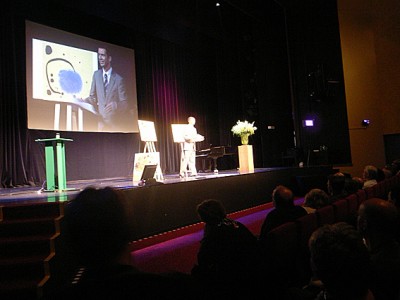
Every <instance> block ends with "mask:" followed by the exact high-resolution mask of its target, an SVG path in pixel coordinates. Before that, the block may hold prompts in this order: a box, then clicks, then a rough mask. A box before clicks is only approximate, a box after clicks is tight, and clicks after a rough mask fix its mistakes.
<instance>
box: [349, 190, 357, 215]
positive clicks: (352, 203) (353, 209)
mask: <svg viewBox="0 0 400 300" xmlns="http://www.w3.org/2000/svg"><path fill="white" fill-rule="evenodd" d="M346 200H347V207H348V209H349V214H356V213H357V212H358V206H359V203H358V197H357V194H351V195H349V196H347V197H346Z"/></svg>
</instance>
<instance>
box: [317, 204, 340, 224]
mask: <svg viewBox="0 0 400 300" xmlns="http://www.w3.org/2000/svg"><path fill="white" fill-rule="evenodd" d="M315 213H316V215H317V220H318V226H322V225H325V224H333V223H335V212H334V210H333V206H332V205H327V206H324V207H321V208H319V209H317V210H316V211H315Z"/></svg>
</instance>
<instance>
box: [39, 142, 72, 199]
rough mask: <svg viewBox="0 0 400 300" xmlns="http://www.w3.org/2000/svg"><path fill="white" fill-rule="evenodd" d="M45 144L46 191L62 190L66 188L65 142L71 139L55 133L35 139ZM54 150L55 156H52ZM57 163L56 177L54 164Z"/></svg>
mask: <svg viewBox="0 0 400 300" xmlns="http://www.w3.org/2000/svg"><path fill="white" fill-rule="evenodd" d="M35 141H36V142H39V143H44V145H45V159H46V191H49V192H51V191H56V190H58V191H64V190H66V189H67V171H66V165H65V142H71V141H72V139H64V138H61V137H60V134H57V135H56V137H55V138H52V139H37V140H35ZM54 152H56V156H54ZM56 164H57V177H56V171H55V170H56V168H55V166H56Z"/></svg>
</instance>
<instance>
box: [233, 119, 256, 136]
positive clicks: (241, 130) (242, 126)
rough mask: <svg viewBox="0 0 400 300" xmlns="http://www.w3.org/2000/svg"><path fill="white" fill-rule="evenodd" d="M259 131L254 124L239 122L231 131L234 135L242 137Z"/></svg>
mask: <svg viewBox="0 0 400 300" xmlns="http://www.w3.org/2000/svg"><path fill="white" fill-rule="evenodd" d="M255 130H257V127H255V126H254V122H253V123H249V122H248V121H244V122H242V121H240V120H239V121H237V122H236V125H234V126H233V127H232V129H231V131H232V132H233V135H237V136H242V135H245V134H248V135H252V134H254V131H255Z"/></svg>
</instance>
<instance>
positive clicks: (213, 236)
mask: <svg viewBox="0 0 400 300" xmlns="http://www.w3.org/2000/svg"><path fill="white" fill-rule="evenodd" d="M197 213H198V215H199V216H200V219H201V220H202V221H203V222H204V223H205V227H204V235H203V238H202V240H201V245H200V249H199V251H198V254H197V264H196V265H195V266H194V267H193V269H192V275H193V276H194V277H195V278H198V279H199V280H200V281H201V282H202V283H203V284H206V285H207V289H208V290H209V291H211V293H213V294H212V295H211V296H212V297H228V296H233V297H235V296H238V295H244V294H245V295H247V294H249V293H251V291H252V290H251V288H249V286H250V285H253V284H254V281H253V279H252V278H256V272H255V266H256V264H255V263H256V262H257V251H258V249H257V238H256V237H255V236H254V235H253V234H252V233H251V232H250V231H249V229H248V228H247V227H246V226H245V225H243V224H242V223H240V222H238V221H234V220H231V219H229V218H227V215H226V212H225V208H224V207H223V205H222V203H221V202H220V201H218V200H214V199H208V200H205V201H203V202H201V203H200V204H199V205H198V206H197ZM249 295H250V294H249Z"/></svg>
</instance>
